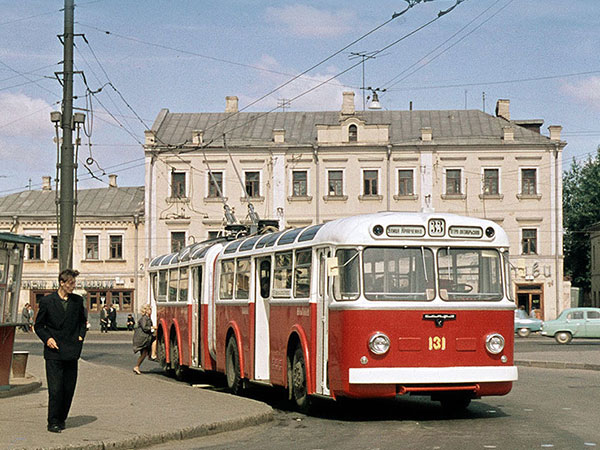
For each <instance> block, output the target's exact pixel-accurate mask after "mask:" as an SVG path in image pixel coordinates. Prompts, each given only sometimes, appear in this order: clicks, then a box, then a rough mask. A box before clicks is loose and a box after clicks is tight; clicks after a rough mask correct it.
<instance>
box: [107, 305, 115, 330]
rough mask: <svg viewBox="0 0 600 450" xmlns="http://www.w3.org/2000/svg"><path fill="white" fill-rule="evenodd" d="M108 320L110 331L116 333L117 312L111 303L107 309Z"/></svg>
mask: <svg viewBox="0 0 600 450" xmlns="http://www.w3.org/2000/svg"><path fill="white" fill-rule="evenodd" d="M108 320H110V329H111V330H112V331H117V310H116V309H115V307H114V306H113V305H112V303H111V305H110V308H108Z"/></svg>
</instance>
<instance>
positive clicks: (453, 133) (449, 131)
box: [152, 109, 550, 147]
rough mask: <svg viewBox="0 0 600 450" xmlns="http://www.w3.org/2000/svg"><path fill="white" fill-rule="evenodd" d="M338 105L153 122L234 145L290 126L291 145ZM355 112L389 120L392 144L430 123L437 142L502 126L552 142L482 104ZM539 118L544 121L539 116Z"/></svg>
mask: <svg viewBox="0 0 600 450" xmlns="http://www.w3.org/2000/svg"><path fill="white" fill-rule="evenodd" d="M341 117H342V116H341V114H340V112H339V111H313V112H298V111H284V112H271V113H268V114H267V113H264V112H263V113H261V112H238V113H171V112H169V110H168V109H163V110H161V112H160V113H159V115H158V116H157V118H156V121H155V123H154V126H153V127H152V129H153V131H155V133H156V142H157V144H158V145H159V146H160V145H183V144H186V143H187V144H191V142H192V131H193V130H202V131H203V132H204V135H203V142H205V143H207V142H211V141H214V142H212V143H211V144H209V145H208V146H209V147H211V146H212V147H222V146H223V139H222V135H223V133H224V132H227V140H228V144H231V145H235V146H250V147H251V146H265V145H271V144H272V140H273V130H275V129H284V130H285V142H286V144H288V145H312V144H313V143H315V142H316V141H317V125H339V124H340V119H341ZM348 117H356V118H357V119H359V120H362V121H364V122H365V123H366V124H367V125H386V124H387V125H390V127H389V139H390V143H391V144H392V145H407V144H408V145H410V144H416V143H418V142H420V140H421V128H425V127H430V128H432V132H433V143H437V144H446V145H477V144H501V143H502V140H503V135H504V132H503V128H504V127H506V126H511V127H512V128H513V129H514V140H515V141H516V142H518V143H523V144H541V143H549V142H550V139H549V137H547V136H544V135H541V134H540V133H538V132H536V131H535V130H532V129H531V127H528V126H522V125H519V123H521V124H526V123H527V121H525V122H524V121H510V120H506V119H504V118H502V117H496V116H492V115H490V114H486V113H484V112H483V111H479V110H432V111H357V112H356V113H355V114H353V115H350V116H348V115H345V116H343V119H346V118H348ZM535 122H536V124H539V125H541V123H539V122H540V121H538V120H536V121H535Z"/></svg>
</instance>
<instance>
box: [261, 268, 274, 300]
mask: <svg viewBox="0 0 600 450" xmlns="http://www.w3.org/2000/svg"><path fill="white" fill-rule="evenodd" d="M259 270H260V272H259V278H260V296H261V297H262V298H269V296H270V295H271V261H270V260H268V259H266V260H264V261H261V263H260V269H259Z"/></svg>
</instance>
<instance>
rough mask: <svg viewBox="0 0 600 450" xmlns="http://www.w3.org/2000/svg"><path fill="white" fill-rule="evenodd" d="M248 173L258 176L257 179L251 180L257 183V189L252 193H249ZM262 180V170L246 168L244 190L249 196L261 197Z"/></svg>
mask: <svg viewBox="0 0 600 450" xmlns="http://www.w3.org/2000/svg"><path fill="white" fill-rule="evenodd" d="M248 174H256V175H257V176H258V179H257V180H251V181H250V183H253V184H254V183H255V184H256V190H255V191H254V192H253V194H252V195H250V193H248ZM261 181H262V173H261V171H260V170H244V191H245V193H246V196H247V197H248V198H260V196H261V192H262V189H261Z"/></svg>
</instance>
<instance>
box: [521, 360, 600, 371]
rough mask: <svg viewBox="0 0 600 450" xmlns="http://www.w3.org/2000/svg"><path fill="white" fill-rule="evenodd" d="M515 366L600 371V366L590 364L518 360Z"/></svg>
mask: <svg viewBox="0 0 600 450" xmlns="http://www.w3.org/2000/svg"><path fill="white" fill-rule="evenodd" d="M515 364H516V365H518V366H525V367H541V368H543V369H579V370H598V371H600V364H588V363H574V362H558V361H529V360H516V361H515Z"/></svg>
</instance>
